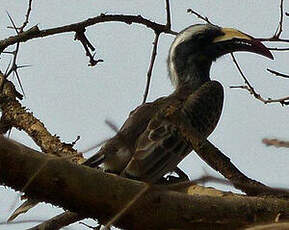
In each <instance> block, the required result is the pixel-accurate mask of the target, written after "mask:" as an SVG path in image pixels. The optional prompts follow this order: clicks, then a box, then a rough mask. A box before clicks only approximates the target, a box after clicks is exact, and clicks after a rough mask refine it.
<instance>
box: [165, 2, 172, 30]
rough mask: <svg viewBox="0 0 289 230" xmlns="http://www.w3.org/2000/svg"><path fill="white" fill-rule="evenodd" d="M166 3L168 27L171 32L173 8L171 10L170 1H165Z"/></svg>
mask: <svg viewBox="0 0 289 230" xmlns="http://www.w3.org/2000/svg"><path fill="white" fill-rule="evenodd" d="M165 1H166V12H167V23H166V26H167V28H168V29H169V30H170V29H171V25H172V23H171V8H170V0H165Z"/></svg>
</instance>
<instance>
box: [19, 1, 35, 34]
mask: <svg viewBox="0 0 289 230" xmlns="http://www.w3.org/2000/svg"><path fill="white" fill-rule="evenodd" d="M31 10H32V0H29V2H28V8H27V11H26V15H25V20H24V22H23V24H22V26H21V27H20V29H19V32H20V33H22V32H23V30H24V28H25V27H26V25H27V24H28V22H29V16H30V13H31Z"/></svg>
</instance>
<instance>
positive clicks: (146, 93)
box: [142, 32, 160, 103]
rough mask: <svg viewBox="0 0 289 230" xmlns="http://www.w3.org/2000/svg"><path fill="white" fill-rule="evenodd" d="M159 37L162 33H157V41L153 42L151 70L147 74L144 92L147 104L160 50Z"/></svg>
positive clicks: (144, 99)
mask: <svg viewBox="0 0 289 230" xmlns="http://www.w3.org/2000/svg"><path fill="white" fill-rule="evenodd" d="M159 36H160V33H157V32H156V33H155V40H154V42H153V50H152V55H151V61H150V65H149V69H148V72H147V83H146V88H145V92H144V96H143V101H142V103H145V102H146V100H147V97H148V93H149V88H150V83H151V76H152V71H153V67H154V63H155V59H156V56H157V48H158V42H159Z"/></svg>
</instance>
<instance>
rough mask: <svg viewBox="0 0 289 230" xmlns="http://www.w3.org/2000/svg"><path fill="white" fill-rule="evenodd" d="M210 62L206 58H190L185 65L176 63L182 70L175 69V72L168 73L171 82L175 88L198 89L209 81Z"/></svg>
mask: <svg viewBox="0 0 289 230" xmlns="http://www.w3.org/2000/svg"><path fill="white" fill-rule="evenodd" d="M211 64H212V62H211V61H208V59H206V58H193V57H190V58H188V59H187V60H186V62H185V63H182V64H181V65H180V63H178V66H179V67H180V66H182V67H183V68H175V71H174V72H173V71H170V75H171V80H172V82H173V84H174V85H175V88H176V89H178V88H182V87H184V86H186V87H190V88H192V89H193V90H196V89H198V88H199V87H200V86H201V85H203V84H204V83H205V82H207V81H209V80H210V69H211Z"/></svg>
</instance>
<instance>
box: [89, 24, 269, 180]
mask: <svg viewBox="0 0 289 230" xmlns="http://www.w3.org/2000/svg"><path fill="white" fill-rule="evenodd" d="M235 51H248V52H254V53H258V54H261V55H263V56H266V57H269V58H273V57H272V54H271V53H270V51H269V50H268V49H267V48H266V47H265V46H263V45H262V44H261V43H260V42H258V41H256V40H255V39H253V38H252V37H251V36H249V35H246V34H244V33H242V32H240V31H237V30H234V29H226V28H221V27H218V26H214V25H209V24H200V25H193V26H190V27H188V28H186V29H185V30H183V31H182V32H180V33H179V34H178V35H177V37H176V39H175V40H174V42H173V43H172V45H171V48H170V51H169V57H168V69H169V75H170V79H171V82H172V84H173V85H174V86H175V91H174V92H173V93H172V94H171V95H169V96H167V97H163V98H160V99H157V100H156V101H154V102H152V103H146V104H144V105H141V106H139V107H138V108H136V109H135V110H134V111H133V112H132V113H131V114H130V116H129V118H128V119H127V120H126V122H125V123H124V125H123V126H122V128H121V129H120V131H119V132H118V133H117V134H116V135H115V136H114V137H113V138H111V139H110V140H109V141H107V143H106V144H105V145H104V146H103V147H102V148H101V149H100V150H99V152H98V153H96V154H95V155H94V156H92V157H91V158H90V159H88V160H87V161H86V162H85V163H84V164H85V165H88V166H90V167H95V166H98V165H99V164H100V163H103V164H104V168H105V169H106V170H108V171H111V172H114V173H117V174H120V175H122V176H126V177H130V178H135V179H138V180H143V181H148V182H150V183H155V182H158V181H159V180H160V179H161V178H162V177H163V176H164V175H165V174H166V173H168V172H170V171H174V170H175V168H176V167H177V165H178V163H179V162H180V161H181V160H182V159H183V158H184V157H185V156H186V155H187V154H189V153H190V152H191V151H192V147H191V144H190V142H189V141H188V139H189V138H188V136H189V135H191V134H190V133H188V132H186V133H185V132H184V131H183V130H182V129H181V128H180V126H179V125H178V124H180V123H182V124H185V125H186V127H187V128H188V130H190V129H191V130H197V131H198V132H199V133H200V134H201V135H202V136H203V137H205V138H207V137H208V136H209V135H210V134H211V132H212V131H213V130H214V129H215V127H216V125H217V123H218V121H219V118H220V115H221V112H222V105H223V97H224V95H223V87H222V86H221V84H220V83H218V82H217V81H211V80H210V76H209V73H210V67H211V64H212V62H213V61H215V60H216V59H217V58H218V57H220V56H222V55H224V54H227V53H230V52H235ZM192 133H193V132H192Z"/></svg>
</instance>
